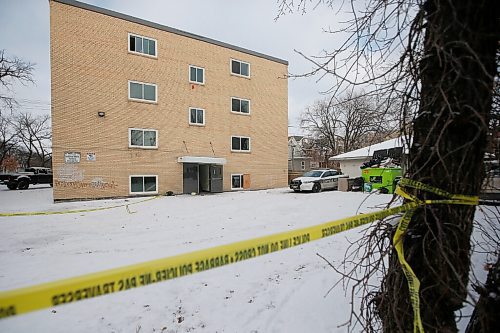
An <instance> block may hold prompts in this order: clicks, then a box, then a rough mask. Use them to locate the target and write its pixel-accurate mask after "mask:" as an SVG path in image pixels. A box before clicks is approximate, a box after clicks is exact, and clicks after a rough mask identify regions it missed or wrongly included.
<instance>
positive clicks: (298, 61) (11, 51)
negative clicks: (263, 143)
mask: <svg viewBox="0 0 500 333" xmlns="http://www.w3.org/2000/svg"><path fill="white" fill-rule="evenodd" d="M83 2H86V3H89V4H92V5H96V6H99V7H102V8H106V9H110V10H113V11H117V12H120V13H124V14H128V15H132V16H135V17H138V18H141V19H145V20H148V21H152V22H156V23H160V24H163V25H167V26H170V27H173V28H176V29H180V30H184V31H187V32H190V33H194V34H198V35H202V36H205V37H209V38H213V39H216V40H219V41H222V42H226V43H229V44H233V45H236V46H240V47H243V48H247V49H251V50H254V51H257V52H261V53H264V54H268V55H271V56H275V57H278V58H281V59H285V60H288V62H289V68H288V69H289V72H290V73H292V74H301V73H305V72H308V71H310V70H311V69H312V64H311V63H309V62H308V61H307V60H305V59H304V58H302V57H301V56H300V55H298V54H297V53H296V52H294V49H297V50H300V51H301V52H303V53H304V54H306V55H311V56H312V55H318V54H320V53H321V52H322V50H332V49H333V47H334V46H335V45H338V43H339V42H340V41H339V40H338V37H336V36H335V35H331V34H328V33H324V32H323V30H324V29H329V28H332V29H334V28H336V27H338V22H339V21H341V20H342V18H341V17H340V16H339V14H338V13H337V12H334V11H333V10H332V9H329V8H327V7H324V6H322V7H319V8H318V9H316V10H313V8H310V10H308V12H307V13H306V14H305V15H302V14H301V13H300V12H295V13H293V14H287V15H285V16H282V17H280V18H279V19H278V20H277V21H275V18H276V16H277V13H278V1H277V0H251V1H244V0H233V1H230V0H210V1H206V0H183V1H173V0H172V1H170V0H166V1H160V0H142V1H132V0H84V1H83ZM0 8H1V10H0V29H1V30H0V31H1V33H0V49H5V50H6V54H7V55H9V56H17V57H19V58H22V59H24V60H26V61H30V62H33V63H35V64H36V65H35V72H34V79H35V81H36V84H35V85H27V86H21V85H16V86H15V87H14V89H13V92H11V94H12V93H14V94H15V96H16V98H17V99H18V100H19V101H20V102H21V109H22V110H26V111H33V112H37V113H50V54H49V52H50V48H49V44H50V35H49V34H50V31H49V2H48V0H0ZM318 79H319V78H318V77H316V78H300V79H292V78H291V79H289V81H288V87H289V89H288V101H289V102H288V118H289V125H291V126H293V127H290V128H289V133H291V134H297V133H298V117H299V115H300V113H301V112H302V110H304V108H306V107H307V106H309V105H311V104H312V103H313V102H314V101H315V100H317V99H319V98H322V95H321V93H320V92H322V91H325V90H326V89H327V88H329V87H330V85H331V81H330V82H329V80H328V78H326V79H322V80H321V81H320V82H317V80H318ZM0 89H2V88H0ZM0 93H1V94H5V93H6V92H5V90H0Z"/></svg>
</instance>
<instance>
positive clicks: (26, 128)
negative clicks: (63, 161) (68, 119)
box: [14, 113, 52, 167]
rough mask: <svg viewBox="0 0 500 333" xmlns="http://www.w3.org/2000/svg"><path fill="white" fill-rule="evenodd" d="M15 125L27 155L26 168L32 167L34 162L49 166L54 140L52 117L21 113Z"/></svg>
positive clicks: (16, 118)
mask: <svg viewBox="0 0 500 333" xmlns="http://www.w3.org/2000/svg"><path fill="white" fill-rule="evenodd" d="M14 125H15V129H16V131H17V135H18V138H19V145H20V146H22V148H23V149H24V150H25V151H26V154H27V156H26V161H25V164H26V166H27V167H30V166H32V163H33V161H35V162H36V163H37V164H40V165H41V166H48V164H49V163H50V159H51V152H50V140H51V138H52V135H51V128H50V116H49V115H43V116H33V115H31V114H29V113H21V114H19V115H18V116H16V117H15V121H14Z"/></svg>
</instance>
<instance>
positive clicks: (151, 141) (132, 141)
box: [128, 128, 158, 148]
mask: <svg viewBox="0 0 500 333" xmlns="http://www.w3.org/2000/svg"><path fill="white" fill-rule="evenodd" d="M128 137H129V141H128V142H129V145H128V146H129V147H132V148H136V147H138V148H158V140H157V138H158V131H157V130H153V129H140V128H129V129H128Z"/></svg>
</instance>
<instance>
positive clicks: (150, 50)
mask: <svg viewBox="0 0 500 333" xmlns="http://www.w3.org/2000/svg"><path fill="white" fill-rule="evenodd" d="M128 50H129V51H130V52H133V53H140V54H145V55H148V56H152V57H155V58H156V39H152V38H146V37H142V36H138V35H133V34H128Z"/></svg>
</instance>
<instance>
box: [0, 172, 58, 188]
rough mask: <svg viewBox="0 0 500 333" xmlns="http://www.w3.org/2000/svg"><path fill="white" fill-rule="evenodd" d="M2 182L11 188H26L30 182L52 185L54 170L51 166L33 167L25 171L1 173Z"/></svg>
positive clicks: (0, 180)
mask: <svg viewBox="0 0 500 333" xmlns="http://www.w3.org/2000/svg"><path fill="white" fill-rule="evenodd" d="M0 184H3V185H7V187H8V188H9V190H15V189H19V190H25V189H27V188H28V187H29V186H30V184H33V185H36V184H50V186H52V185H53V184H52V170H51V169H49V168H42V167H32V168H26V169H25V170H24V172H14V173H3V174H0Z"/></svg>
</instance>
